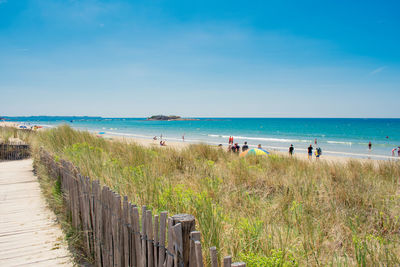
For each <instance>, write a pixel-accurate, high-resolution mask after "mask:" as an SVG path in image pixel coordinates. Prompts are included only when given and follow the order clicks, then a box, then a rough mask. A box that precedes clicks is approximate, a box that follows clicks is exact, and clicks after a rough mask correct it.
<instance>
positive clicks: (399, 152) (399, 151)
mask: <svg viewBox="0 0 400 267" xmlns="http://www.w3.org/2000/svg"><path fill="white" fill-rule="evenodd" d="M397 156H399V157H400V146H399V147H398V148H397Z"/></svg>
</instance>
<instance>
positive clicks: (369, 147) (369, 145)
mask: <svg viewBox="0 0 400 267" xmlns="http://www.w3.org/2000/svg"><path fill="white" fill-rule="evenodd" d="M371 148H372V143H371V141H369V143H368V149H369V151H371Z"/></svg>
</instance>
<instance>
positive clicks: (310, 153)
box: [307, 144, 313, 159]
mask: <svg viewBox="0 0 400 267" xmlns="http://www.w3.org/2000/svg"><path fill="white" fill-rule="evenodd" d="M307 151H308V159H312V151H313V147H312V145H311V144H310V146H309V147H308V148H307Z"/></svg>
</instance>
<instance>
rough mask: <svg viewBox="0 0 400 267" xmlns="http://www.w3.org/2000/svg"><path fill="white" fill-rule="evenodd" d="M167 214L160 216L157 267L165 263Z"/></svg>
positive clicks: (161, 266) (163, 213)
mask: <svg viewBox="0 0 400 267" xmlns="http://www.w3.org/2000/svg"><path fill="white" fill-rule="evenodd" d="M167 217H168V213H167V212H166V211H163V212H161V214H160V242H159V243H160V247H159V250H158V267H163V266H164V261H165V234H166V227H167V225H166V222H167Z"/></svg>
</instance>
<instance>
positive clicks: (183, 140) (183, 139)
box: [182, 134, 185, 142]
mask: <svg viewBox="0 0 400 267" xmlns="http://www.w3.org/2000/svg"><path fill="white" fill-rule="evenodd" d="M182 142H185V134H183V135H182Z"/></svg>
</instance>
